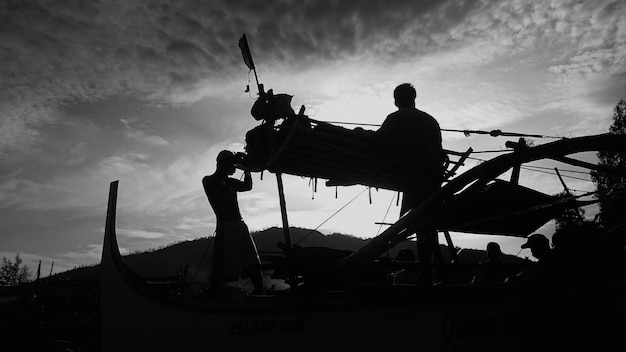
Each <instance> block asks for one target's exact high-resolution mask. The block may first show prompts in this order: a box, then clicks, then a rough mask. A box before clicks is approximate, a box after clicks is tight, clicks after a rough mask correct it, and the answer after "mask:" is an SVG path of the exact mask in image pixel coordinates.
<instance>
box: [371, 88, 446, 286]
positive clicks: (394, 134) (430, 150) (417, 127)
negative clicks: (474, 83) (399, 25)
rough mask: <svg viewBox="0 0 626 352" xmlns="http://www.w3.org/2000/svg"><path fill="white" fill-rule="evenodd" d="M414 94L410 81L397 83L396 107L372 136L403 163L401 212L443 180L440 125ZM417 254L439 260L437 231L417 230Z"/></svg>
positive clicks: (426, 281) (426, 280)
mask: <svg viewBox="0 0 626 352" xmlns="http://www.w3.org/2000/svg"><path fill="white" fill-rule="evenodd" d="M416 96H417V94H416V92H415V88H414V87H413V86H412V85H411V84H409V83H403V84H400V85H399V86H397V87H396V88H395V89H394V91H393V98H394V103H395V105H396V107H398V110H397V111H396V112H393V113H391V114H389V116H387V118H386V119H385V121H384V122H383V124H382V126H381V127H380V128H379V129H378V130H377V131H376V133H375V136H376V137H377V138H381V139H382V140H384V141H385V142H389V143H391V146H392V148H393V150H395V151H396V152H397V156H398V157H400V158H401V159H402V160H403V161H404V162H405V163H406V172H405V173H404V175H403V177H402V178H403V181H402V186H401V187H402V193H403V194H402V205H401V208H400V214H401V215H404V214H405V213H406V212H407V211H409V210H410V209H411V208H414V207H415V206H417V205H419V204H420V203H421V202H423V201H424V200H426V198H428V197H429V196H430V195H431V194H433V193H434V192H436V191H437V190H438V189H439V188H440V187H441V182H442V181H443V171H444V170H443V163H444V157H445V155H444V153H443V149H442V146H441V129H440V128H439V123H438V122H437V120H435V118H433V117H432V116H430V115H429V114H427V113H425V112H423V111H421V110H418V109H417V108H416V107H415V98H416ZM417 249H418V255H419V259H420V262H421V263H424V264H430V263H432V261H433V259H434V260H435V261H440V260H441V252H440V248H439V240H438V236H437V233H436V232H429V233H424V234H418V245H417ZM423 273H424V274H425V276H424V277H423V279H422V281H421V283H424V284H429V283H430V282H431V280H432V279H431V278H430V277H429V273H430V270H424V271H423Z"/></svg>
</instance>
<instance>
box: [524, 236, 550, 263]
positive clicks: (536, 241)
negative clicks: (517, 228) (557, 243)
mask: <svg viewBox="0 0 626 352" xmlns="http://www.w3.org/2000/svg"><path fill="white" fill-rule="evenodd" d="M522 248H530V252H531V253H532V255H533V257H535V258H537V259H541V257H543V256H544V255H545V254H546V253H547V252H548V251H549V250H550V242H549V241H548V238H547V237H546V236H544V235H542V234H539V233H534V234H532V235H530V236H529V237H528V239H527V240H526V243H524V244H523V245H522Z"/></svg>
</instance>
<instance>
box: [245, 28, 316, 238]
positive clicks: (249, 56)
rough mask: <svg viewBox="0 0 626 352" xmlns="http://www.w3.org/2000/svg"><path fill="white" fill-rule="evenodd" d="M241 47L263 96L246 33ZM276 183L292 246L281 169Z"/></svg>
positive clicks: (281, 212)
mask: <svg viewBox="0 0 626 352" xmlns="http://www.w3.org/2000/svg"><path fill="white" fill-rule="evenodd" d="M239 48H240V49H241V56H242V57H243V62H244V63H245V64H246V66H248V68H249V69H250V71H254V79H255V81H256V85H257V89H258V94H259V96H260V97H261V98H263V94H265V92H264V88H263V84H261V83H259V77H258V76H257V73H256V67H255V66H254V60H253V59H252V53H251V52H250V46H249V45H248V39H247V38H246V34H245V33H244V34H243V35H242V36H241V38H240V39H239ZM248 90H249V87H248ZM303 108H304V106H303ZM303 112H304V110H303V109H300V114H301V115H302V113H303ZM276 183H277V184H278V198H279V202H280V215H281V218H282V224H283V235H284V237H285V245H286V246H287V247H288V248H291V233H290V232H289V220H288V219H287V205H286V202H285V190H284V187H283V177H282V173H281V172H280V171H276Z"/></svg>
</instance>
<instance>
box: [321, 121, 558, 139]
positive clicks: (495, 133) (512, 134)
mask: <svg viewBox="0 0 626 352" xmlns="http://www.w3.org/2000/svg"><path fill="white" fill-rule="evenodd" d="M310 120H311V121H314V122H322V123H330V124H337V125H354V126H370V127H380V126H381V124H376V123H361V122H342V121H317V120H313V119H310ZM440 130H441V131H442V132H460V133H463V134H464V135H465V137H469V136H470V135H471V134H488V135H490V136H492V137H500V136H503V137H531V138H553V139H565V137H558V136H548V135H543V134H529V133H519V132H505V131H502V130H491V131H485V130H459V129H450V128H441V129H440Z"/></svg>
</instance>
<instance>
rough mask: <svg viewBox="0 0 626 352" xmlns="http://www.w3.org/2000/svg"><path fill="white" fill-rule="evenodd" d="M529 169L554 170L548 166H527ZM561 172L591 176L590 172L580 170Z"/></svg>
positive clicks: (563, 170)
mask: <svg viewBox="0 0 626 352" xmlns="http://www.w3.org/2000/svg"><path fill="white" fill-rule="evenodd" d="M526 167H527V168H534V169H540V170H553V168H551V167H547V166H537V165H526ZM559 171H560V172H570V173H574V174H583V175H589V172H588V171H587V172H585V171H579V170H570V169H559Z"/></svg>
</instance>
